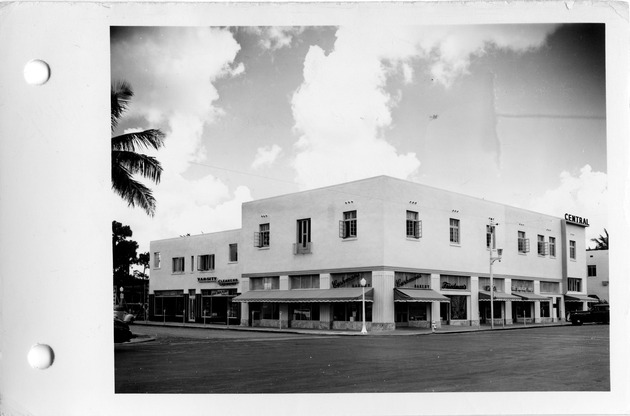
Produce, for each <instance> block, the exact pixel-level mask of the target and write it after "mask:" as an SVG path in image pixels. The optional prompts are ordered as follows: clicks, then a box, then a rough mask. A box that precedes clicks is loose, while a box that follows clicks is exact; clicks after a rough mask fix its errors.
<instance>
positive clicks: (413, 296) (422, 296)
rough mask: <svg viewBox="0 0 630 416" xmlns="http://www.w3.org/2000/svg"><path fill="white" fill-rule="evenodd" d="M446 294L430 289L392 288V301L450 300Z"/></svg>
mask: <svg viewBox="0 0 630 416" xmlns="http://www.w3.org/2000/svg"><path fill="white" fill-rule="evenodd" d="M450 301H451V300H450V299H449V298H447V297H446V296H442V295H440V294H439V293H438V292H436V291H435V290H431V289H405V288H395V289H394V302H450Z"/></svg>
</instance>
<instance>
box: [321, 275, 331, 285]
mask: <svg viewBox="0 0 630 416" xmlns="http://www.w3.org/2000/svg"><path fill="white" fill-rule="evenodd" d="M330 281H331V280H330V273H322V274H320V275H319V288H320V289H330V288H331V286H330V284H331V283H330Z"/></svg>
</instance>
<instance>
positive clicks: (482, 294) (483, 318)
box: [479, 285, 521, 325]
mask: <svg viewBox="0 0 630 416" xmlns="http://www.w3.org/2000/svg"><path fill="white" fill-rule="evenodd" d="M480 286H481V285H480ZM484 288H485V287H484ZM488 289H489V287H488ZM520 300H521V298H520V297H518V296H515V295H510V294H509V293H504V292H498V291H495V292H494V293H492V294H491V293H490V291H487V290H480V291H479V320H480V323H481V324H491V323H492V322H491V321H490V316H491V315H492V312H494V316H493V318H494V324H495V325H506V324H509V323H510V322H511V321H508V313H507V312H508V308H507V302H515V301H520ZM490 302H493V303H492V308H491V307H490ZM512 305H514V304H513V303H512ZM512 308H514V306H512Z"/></svg>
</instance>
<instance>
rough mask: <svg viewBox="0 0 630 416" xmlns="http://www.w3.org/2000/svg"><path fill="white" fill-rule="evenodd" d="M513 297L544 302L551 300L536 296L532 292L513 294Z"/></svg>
mask: <svg viewBox="0 0 630 416" xmlns="http://www.w3.org/2000/svg"><path fill="white" fill-rule="evenodd" d="M513 295H516V296H518V297H519V298H522V300H545V301H549V300H551V298H550V297H549V296H543V295H538V294H536V293H533V292H518V293H513Z"/></svg>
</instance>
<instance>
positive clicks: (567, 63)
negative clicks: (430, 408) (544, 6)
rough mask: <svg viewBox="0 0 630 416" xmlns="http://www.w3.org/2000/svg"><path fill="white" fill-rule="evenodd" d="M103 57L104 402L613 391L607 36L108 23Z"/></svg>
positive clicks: (502, 28)
mask: <svg viewBox="0 0 630 416" xmlns="http://www.w3.org/2000/svg"><path fill="white" fill-rule="evenodd" d="M111 67H112V71H111V75H112V86H111V88H112V89H111V102H112V107H111V108H112V113H111V116H112V134H113V137H112V188H113V189H114V190H115V192H116V193H117V194H119V195H120V196H121V201H120V209H119V210H117V211H116V213H115V214H116V216H115V217H114V218H113V219H114V223H113V230H112V232H113V235H112V236H113V253H114V298H115V305H114V306H115V309H116V310H117V318H118V319H117V320H115V323H116V324H117V325H119V326H124V325H125V319H127V324H128V325H127V326H126V327H124V328H122V329H121V330H120V331H119V332H121V335H120V339H118V340H117V341H122V342H119V343H118V344H132V345H133V344H138V343H139V342H141V341H142V342H143V344H142V345H133V346H131V345H129V347H128V348H127V345H124V346H123V345H120V346H119V348H118V349H117V350H116V353H115V366H116V367H115V368H116V392H117V393H356V392H371V393H378V392H474V391H608V390H610V374H609V370H610V362H609V334H608V326H607V324H608V323H609V316H608V314H609V305H610V304H609V296H608V286H607V285H608V282H609V278H608V231H607V228H608V223H607V214H606V208H607V160H606V74H605V25H603V24H595V23H582V24H577V23H576V24H573V23H572V24H499V25H453V26H402V25H374V24H369V25H362V24H360V23H359V24H354V25H347V26H315V27H313V26H306V27H305V26H298V27H295V26H291V27H277V26H273V27H259V26H253V27H252V26H247V27H129V26H125V27H112V28H111ZM142 179H145V180H144V181H142ZM121 320H122V321H123V322H122V323H120V322H119V321H121ZM583 324H584V325H583ZM117 328H118V327H117ZM122 331H125V334H126V337H125V336H124V335H123V334H122ZM490 331H491V332H490ZM446 334H448V335H446ZM115 335H118V332H116V333H115ZM360 335H363V336H360ZM422 335H430V336H422ZM118 344H117V346H118ZM253 351H256V353H253ZM361 363H364V364H368V365H361ZM577 363H579V365H578V364H577ZM488 375H491V376H488Z"/></svg>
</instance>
